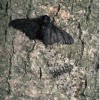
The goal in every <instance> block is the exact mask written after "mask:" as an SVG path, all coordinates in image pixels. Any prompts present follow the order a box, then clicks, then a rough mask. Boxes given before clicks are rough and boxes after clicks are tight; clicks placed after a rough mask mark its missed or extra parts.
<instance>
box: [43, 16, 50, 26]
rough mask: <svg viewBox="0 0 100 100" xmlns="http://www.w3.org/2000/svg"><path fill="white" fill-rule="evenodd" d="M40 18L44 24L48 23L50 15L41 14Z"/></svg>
mask: <svg viewBox="0 0 100 100" xmlns="http://www.w3.org/2000/svg"><path fill="white" fill-rule="evenodd" d="M41 19H42V22H43V24H44V25H48V24H50V17H49V16H47V15H43V16H41Z"/></svg>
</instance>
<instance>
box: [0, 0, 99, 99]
mask: <svg viewBox="0 0 100 100" xmlns="http://www.w3.org/2000/svg"><path fill="white" fill-rule="evenodd" d="M98 5H99V1H98V0H94V1H93V0H50V1H49V0H1V1H0V100H99V81H98V80H99V77H98V73H99V72H98V69H99V56H98V54H99V53H98V48H99V46H98V37H99V34H98V32H99V28H98V26H99V25H98V24H99V23H98V22H99V16H98V13H99V10H98V9H99V8H98ZM58 8H59V9H58ZM44 14H47V15H49V16H50V17H51V18H53V17H54V19H55V23H56V25H57V26H60V27H62V29H64V30H65V31H67V32H69V33H70V34H71V35H72V36H73V38H74V41H75V43H74V44H73V45H62V44H60V45H57V44H54V45H53V46H52V47H48V48H45V46H44V44H43V43H42V42H41V41H38V40H37V41H36V42H34V40H30V39H29V38H28V37H27V36H25V34H24V33H23V32H21V31H19V30H16V29H13V28H12V27H9V22H10V21H11V20H13V19H18V18H34V17H37V16H40V15H44Z"/></svg>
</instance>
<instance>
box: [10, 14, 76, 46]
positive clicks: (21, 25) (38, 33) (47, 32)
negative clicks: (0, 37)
mask: <svg viewBox="0 0 100 100" xmlns="http://www.w3.org/2000/svg"><path fill="white" fill-rule="evenodd" d="M9 26H12V27H13V28H15V29H18V30H20V31H22V32H24V33H25V34H26V36H28V37H29V38H30V39H31V40H35V39H39V40H41V41H42V42H43V43H44V44H45V45H52V44H54V43H61V44H72V43H74V40H73V38H72V36H71V35H69V34H68V33H67V32H65V31H63V30H62V29H60V28H58V27H57V26H55V25H54V24H53V23H52V22H51V19H50V17H49V16H47V15H43V16H40V17H37V18H33V19H15V20H12V21H11V22H10V23H9Z"/></svg>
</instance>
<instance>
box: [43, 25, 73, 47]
mask: <svg viewBox="0 0 100 100" xmlns="http://www.w3.org/2000/svg"><path fill="white" fill-rule="evenodd" d="M43 40H44V44H46V45H52V44H54V43H60V44H73V43H74V40H73V38H72V36H71V35H70V34H68V33H67V32H65V31H64V30H62V29H61V28H58V27H57V26H55V25H54V24H51V25H50V26H49V27H47V29H46V31H44V39H43Z"/></svg>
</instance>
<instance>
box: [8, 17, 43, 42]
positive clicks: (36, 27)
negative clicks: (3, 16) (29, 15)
mask: <svg viewBox="0 0 100 100" xmlns="http://www.w3.org/2000/svg"><path fill="white" fill-rule="evenodd" d="M9 25H10V26H12V27H13V28H15V29H18V30H20V31H22V32H23V33H25V34H26V36H28V37H29V38H30V39H31V40H32V39H40V40H41V39H42V34H40V32H41V21H40V18H33V19H15V20H12V21H11V22H10V23H9Z"/></svg>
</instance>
